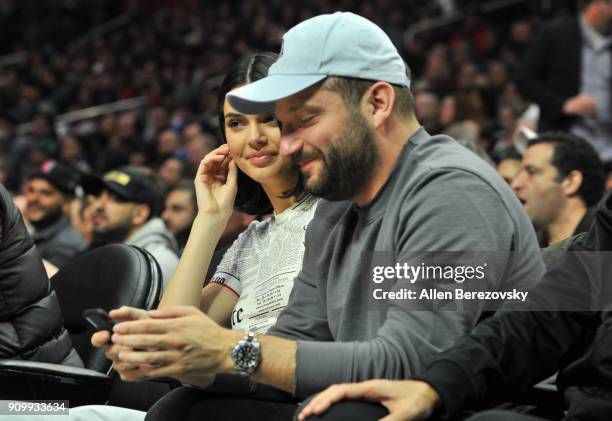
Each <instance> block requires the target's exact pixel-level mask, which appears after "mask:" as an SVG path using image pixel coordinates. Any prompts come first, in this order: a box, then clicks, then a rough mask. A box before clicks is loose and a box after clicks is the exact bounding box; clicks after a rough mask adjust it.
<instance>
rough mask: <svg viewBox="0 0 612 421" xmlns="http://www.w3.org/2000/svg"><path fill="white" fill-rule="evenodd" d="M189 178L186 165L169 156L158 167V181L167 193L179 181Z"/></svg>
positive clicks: (178, 159) (180, 160)
mask: <svg viewBox="0 0 612 421" xmlns="http://www.w3.org/2000/svg"><path fill="white" fill-rule="evenodd" d="M188 177H189V171H188V167H187V163H186V162H185V161H183V160H182V159H180V158H177V157H174V156H171V157H169V158H166V159H165V160H164V161H163V162H162V164H161V166H160V167H159V181H160V182H161V184H162V186H163V187H164V188H165V189H166V191H169V190H171V189H173V188H174V187H175V186H176V185H177V184H178V183H179V182H180V181H181V180H184V179H185V178H188Z"/></svg>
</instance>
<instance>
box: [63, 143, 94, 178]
mask: <svg viewBox="0 0 612 421" xmlns="http://www.w3.org/2000/svg"><path fill="white" fill-rule="evenodd" d="M59 160H60V162H61V163H62V164H64V165H66V166H67V167H70V168H72V169H73V170H76V171H79V172H82V173H90V172H91V167H90V165H89V163H88V162H87V159H85V154H84V153H83V150H82V148H81V144H80V143H79V140H78V139H77V138H76V136H72V135H69V136H65V137H63V138H62V140H61V142H60V149H59Z"/></svg>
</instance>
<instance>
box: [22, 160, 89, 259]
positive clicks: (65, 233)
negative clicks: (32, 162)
mask: <svg viewBox="0 0 612 421" xmlns="http://www.w3.org/2000/svg"><path fill="white" fill-rule="evenodd" d="M76 187H77V175H76V174H75V173H73V171H71V170H70V169H69V168H67V167H65V166H63V165H61V164H59V163H57V162H56V161H46V162H45V163H43V165H41V167H40V169H39V170H38V171H36V172H34V173H33V174H32V175H30V177H29V179H28V182H27V185H26V193H25V199H26V218H27V219H28V221H29V222H30V224H31V225H32V227H33V232H32V239H33V240H34V243H35V244H36V248H37V249H38V251H39V253H40V254H41V256H42V258H43V259H45V260H47V261H48V262H50V263H51V264H53V265H54V266H56V267H57V268H61V267H62V266H64V265H65V264H66V263H67V262H68V261H69V260H70V259H71V258H73V257H74V256H76V255H77V254H79V253H80V252H82V251H83V250H85V247H86V244H85V240H83V237H81V235H80V234H79V233H78V232H77V231H76V230H75V229H74V227H73V226H72V225H71V223H70V218H69V216H68V210H69V208H70V203H71V201H72V199H73V198H74V192H75V188H76Z"/></svg>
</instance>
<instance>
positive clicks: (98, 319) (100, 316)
mask: <svg viewBox="0 0 612 421" xmlns="http://www.w3.org/2000/svg"><path fill="white" fill-rule="evenodd" d="M83 317H84V318H85V320H87V322H88V323H89V324H90V325H91V326H93V328H94V329H95V330H108V331H109V332H112V331H113V326H114V325H115V324H116V323H117V322H116V321H115V320H113V319H112V318H111V317H110V316H109V315H108V313H107V312H106V311H104V310H102V309H101V308H90V309H87V310H85V311H84V312H83Z"/></svg>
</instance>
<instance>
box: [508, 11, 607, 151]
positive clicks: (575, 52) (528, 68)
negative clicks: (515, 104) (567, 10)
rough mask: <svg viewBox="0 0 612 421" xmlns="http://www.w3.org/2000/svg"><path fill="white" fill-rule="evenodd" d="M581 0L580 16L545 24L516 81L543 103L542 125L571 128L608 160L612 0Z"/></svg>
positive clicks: (541, 129) (533, 98)
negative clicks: (611, 0)
mask: <svg viewBox="0 0 612 421" xmlns="http://www.w3.org/2000/svg"><path fill="white" fill-rule="evenodd" d="M580 3H581V4H582V6H583V8H582V13H580V15H579V16H577V17H571V18H559V19H556V20H554V21H553V22H550V24H548V25H547V26H545V27H544V28H543V29H542V31H541V33H540V34H539V36H538V38H537V39H536V40H535V42H534V43H533V44H532V45H531V47H530V48H529V50H528V51H527V53H526V55H525V58H524V61H523V64H522V68H521V70H520V73H519V78H518V80H517V82H518V87H519V90H520V92H521V93H522V94H523V95H524V96H525V97H527V98H528V99H530V100H532V101H534V102H536V103H537V104H538V105H539V106H540V107H541V116H540V123H539V128H538V129H539V131H541V132H542V131H548V130H571V132H572V133H574V134H576V135H578V136H582V137H584V138H585V139H587V140H588V141H590V142H591V143H592V144H593V146H594V147H595V149H596V150H597V152H598V153H599V154H600V156H601V157H602V159H605V160H607V159H610V158H612V105H611V104H612V102H611V101H612V82H611V81H612V78H611V75H612V73H611V67H612V49H611V48H610V46H611V44H612V2H610V1H609V0H583V1H581V2H580Z"/></svg>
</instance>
